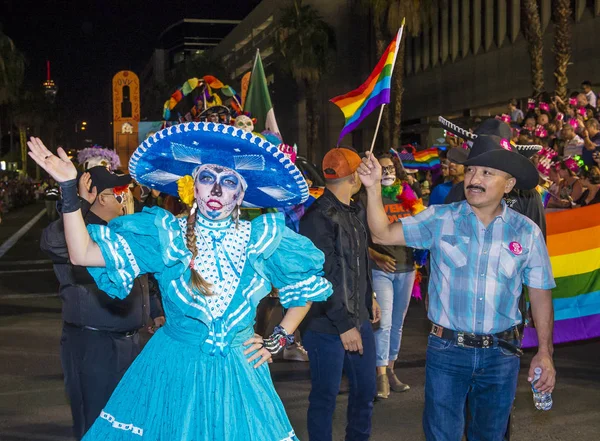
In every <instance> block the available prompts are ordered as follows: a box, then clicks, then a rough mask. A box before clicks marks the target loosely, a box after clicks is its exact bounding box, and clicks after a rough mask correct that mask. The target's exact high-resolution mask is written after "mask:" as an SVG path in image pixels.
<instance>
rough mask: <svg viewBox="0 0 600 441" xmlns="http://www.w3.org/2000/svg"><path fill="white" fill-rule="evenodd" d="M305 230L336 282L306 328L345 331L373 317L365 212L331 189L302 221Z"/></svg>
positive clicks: (312, 312)
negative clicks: (343, 201)
mask: <svg viewBox="0 0 600 441" xmlns="http://www.w3.org/2000/svg"><path fill="white" fill-rule="evenodd" d="M300 234H302V235H303V236H306V237H308V238H309V239H311V240H312V242H313V243H314V244H315V246H316V247H317V248H319V249H320V250H321V251H323V253H324V254H325V265H324V267H323V270H324V272H325V278H326V279H327V280H329V281H330V282H331V284H332V285H333V294H332V295H331V297H329V299H327V301H326V302H315V303H313V304H312V306H311V309H310V311H309V313H308V314H307V316H306V318H305V319H304V321H303V323H302V325H301V330H302V331H305V330H307V329H310V330H312V331H315V332H323V333H328V334H343V333H344V332H346V331H348V330H350V329H351V328H353V327H358V328H359V329H360V323H361V322H363V321H364V320H368V319H369V318H370V317H372V303H373V289H372V285H371V270H370V268H369V254H368V245H369V239H370V238H369V231H368V228H367V221H366V213H365V210H364V209H363V208H362V207H361V206H360V205H358V204H354V203H352V204H351V205H350V206H348V205H345V204H343V203H341V202H340V201H339V200H338V199H337V198H336V197H335V195H334V194H333V193H332V192H330V191H329V190H325V192H324V193H323V196H321V197H320V198H319V199H318V200H317V201H316V202H315V203H314V204H313V205H312V206H311V207H310V209H309V210H308V211H307V213H306V214H305V215H304V216H303V217H302V219H301V220H300Z"/></svg>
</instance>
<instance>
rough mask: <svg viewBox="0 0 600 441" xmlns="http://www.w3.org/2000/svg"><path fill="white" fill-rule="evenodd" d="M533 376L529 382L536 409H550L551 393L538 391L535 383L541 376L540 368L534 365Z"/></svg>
mask: <svg viewBox="0 0 600 441" xmlns="http://www.w3.org/2000/svg"><path fill="white" fill-rule="evenodd" d="M533 373H534V377H533V381H532V382H531V390H532V392H533V404H534V405H535V408H536V409H537V410H550V409H552V394H551V393H549V392H539V391H538V390H537V389H536V388H535V383H536V382H537V381H538V380H539V379H540V377H541V376H542V368H541V367H536V368H535V369H534V370H533Z"/></svg>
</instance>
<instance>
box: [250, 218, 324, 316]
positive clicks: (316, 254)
mask: <svg viewBox="0 0 600 441" xmlns="http://www.w3.org/2000/svg"><path fill="white" fill-rule="evenodd" d="M248 248H249V249H248V260H249V262H250V263H251V265H252V267H253V268H254V269H255V270H256V272H258V273H259V275H260V276H261V277H263V278H264V279H266V280H268V281H269V282H271V285H273V286H274V287H275V288H277V289H278V290H279V300H280V301H281V305H282V306H283V307H284V308H291V307H294V306H304V305H306V302H322V301H325V300H327V298H328V297H329V296H330V295H331V293H332V288H331V283H329V282H328V281H327V280H326V279H325V278H323V277H322V276H323V263H324V262H325V256H324V255H323V253H322V252H321V251H320V250H319V249H318V248H317V247H315V246H314V245H313V243H312V242H311V241H310V240H309V239H307V238H306V237H304V236H301V235H299V234H297V233H295V232H293V231H292V230H290V229H289V228H287V227H286V226H285V218H284V216H283V215H282V214H275V213H269V214H265V215H263V216H259V217H257V218H256V219H254V220H253V221H252V233H251V236H250V244H249V247H248Z"/></svg>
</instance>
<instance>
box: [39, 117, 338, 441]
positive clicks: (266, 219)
mask: <svg viewBox="0 0 600 441" xmlns="http://www.w3.org/2000/svg"><path fill="white" fill-rule="evenodd" d="M28 144H29V148H30V153H29V154H30V156H31V157H32V158H33V159H34V160H35V161H36V162H37V163H38V164H39V165H40V166H41V167H42V168H43V169H44V170H46V171H47V172H48V173H49V174H50V175H51V176H52V177H53V178H54V179H55V180H56V181H57V182H59V183H60V186H61V190H62V197H63V217H64V223H65V235H66V240H67V244H68V248H69V255H70V259H71V261H72V262H73V263H74V264H77V265H83V266H86V267H88V270H89V272H90V274H91V275H92V276H93V277H94V279H95V280H96V283H97V284H98V286H99V287H100V288H101V289H102V290H103V291H105V292H106V293H108V294H109V295H111V296H114V297H119V298H123V297H125V296H126V295H127V293H129V291H130V289H131V284H132V283H133V280H134V279H135V277H137V276H138V275H140V274H144V273H152V274H154V275H155V277H156V279H157V280H158V283H159V286H160V290H161V292H162V296H163V304H164V309H165V313H166V316H167V322H166V324H165V326H163V327H162V328H160V329H159V330H158V331H157V332H156V334H155V335H154V337H152V339H151V340H150V342H149V343H148V344H147V345H146V347H145V348H144V350H143V351H142V353H141V354H140V355H139V356H138V358H137V359H136V360H135V362H134V363H133V364H132V366H131V367H130V368H129V370H128V371H127V373H126V374H125V376H124V377H123V379H122V380H121V382H120V383H119V385H118V386H117V388H116V390H115V392H114V393H113V395H112V397H111V398H110V400H109V402H108V403H107V404H106V406H105V408H104V409H103V411H102V413H101V414H100V417H99V418H98V419H97V420H96V422H95V423H94V425H93V426H92V427H91V429H90V430H89V431H88V432H87V434H86V435H85V437H84V438H83V439H84V441H93V440H101V441H111V440H120V441H126V440H127V441H129V440H140V439H145V440H152V441H159V440H161V441H166V440H180V441H203V440H219V441H222V440H232V441H233V440H235V441H240V440H244V441H246V440H257V441H288V440H289V441H292V440H296V439H297V438H296V436H295V434H294V430H293V429H292V427H291V425H290V422H289V420H288V418H287V416H286V414H285V410H284V408H283V405H282V403H281V401H280V399H279V397H278V396H277V393H276V392H275V389H274V387H273V383H272V381H271V377H270V373H269V369H268V365H267V364H266V363H265V362H267V361H270V359H271V357H272V355H273V354H275V353H277V352H278V351H280V350H281V349H282V348H283V347H285V345H286V343H289V342H290V340H292V339H293V337H292V336H293V333H294V331H295V330H296V328H297V327H298V325H299V323H300V322H301V321H302V319H303V318H304V316H305V314H306V313H307V312H308V309H309V307H310V303H311V302H313V301H324V300H326V299H327V297H328V296H329V295H330V294H331V285H330V284H329V282H327V281H326V280H325V279H323V278H322V277H321V271H322V265H323V262H324V256H323V254H322V253H321V252H320V251H319V250H317V249H316V248H315V247H314V245H313V244H312V243H311V242H310V241H309V240H308V239H306V238H304V237H303V236H300V235H298V234H296V233H294V232H292V231H291V230H290V229H288V228H286V227H285V221H284V218H283V217H282V215H280V214H267V215H263V216H260V217H258V218H257V219H255V220H254V221H252V222H246V221H242V220H240V219H239V209H240V205H241V204H242V201H243V202H244V204H246V205H248V206H252V207H285V206H291V205H296V204H299V203H302V202H304V200H306V198H307V197H308V188H307V186H306V183H305V181H304V179H303V178H302V175H301V174H300V172H299V171H298V169H297V168H296V167H295V166H294V164H293V163H292V162H291V161H290V160H289V158H288V157H286V156H285V155H284V154H283V153H281V152H280V151H279V150H278V148H277V147H276V146H274V145H272V144H270V143H268V142H267V141H265V140H262V139H261V138H259V137H257V136H254V135H252V134H251V133H247V132H243V131H241V130H239V129H235V128H233V127H230V126H225V125H221V124H213V123H185V124H180V125H178V126H173V127H169V128H167V129H164V130H162V131H160V132H158V133H156V134H155V135H153V136H152V137H150V138H148V139H147V140H146V141H144V143H143V144H142V145H140V146H139V147H138V149H137V150H136V151H135V152H134V154H133V155H132V158H131V161H130V164H129V169H130V172H131V174H132V176H133V177H134V179H136V180H137V181H138V182H140V183H141V184H145V185H148V186H150V187H152V188H154V189H158V190H160V191H163V192H166V193H169V194H172V195H179V196H180V197H181V198H182V200H184V201H185V202H188V203H190V204H191V203H192V202H193V205H192V208H191V210H190V214H189V216H187V218H175V217H174V216H173V215H172V214H170V213H169V212H167V211H165V210H163V209H161V208H158V207H154V208H152V209H144V211H143V212H142V213H139V214H135V215H130V216H122V217H119V218H117V219H115V220H113V221H112V222H110V223H109V224H108V225H107V226H98V225H90V226H88V227H87V229H86V226H85V224H84V222H83V219H82V217H81V212H80V210H79V205H78V202H79V199H78V197H77V193H76V177H77V171H76V169H75V167H74V165H73V164H72V163H71V161H70V160H69V159H68V157H67V156H66V154H65V152H64V151H63V150H62V149H59V151H58V156H55V155H53V154H52V153H51V152H50V151H49V150H48V149H47V148H46V147H45V146H44V144H43V143H42V142H41V141H40V140H39V139H37V138H32V139H31V141H30V142H28ZM272 287H275V288H277V289H278V290H279V297H280V299H281V303H282V306H283V307H285V308H288V312H287V314H286V315H285V317H284V318H283V320H282V322H281V324H280V325H279V326H277V327H276V328H275V330H274V333H273V334H272V335H271V336H270V337H269V338H267V339H264V340H263V338H262V337H260V336H258V335H255V334H254V332H253V323H254V318H255V312H256V306H257V305H258V302H259V301H260V299H261V298H263V297H264V296H266V295H267V294H268V293H269V292H270V291H271V289H272Z"/></svg>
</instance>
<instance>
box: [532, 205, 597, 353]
mask: <svg viewBox="0 0 600 441" xmlns="http://www.w3.org/2000/svg"><path fill="white" fill-rule="evenodd" d="M546 223H547V235H548V253H549V254H550V262H551V263H552V272H553V273H554V279H555V280H556V288H555V289H554V290H552V299H553V303H554V343H566V342H570V341H576V340H585V339H589V338H595V337H600V204H595V205H590V206H587V207H583V208H576V209H574V210H564V211H559V212H553V213H548V214H547V215H546ZM537 344H538V341H537V334H536V332H535V329H533V328H525V336H524V339H523V346H524V347H533V346H537Z"/></svg>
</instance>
